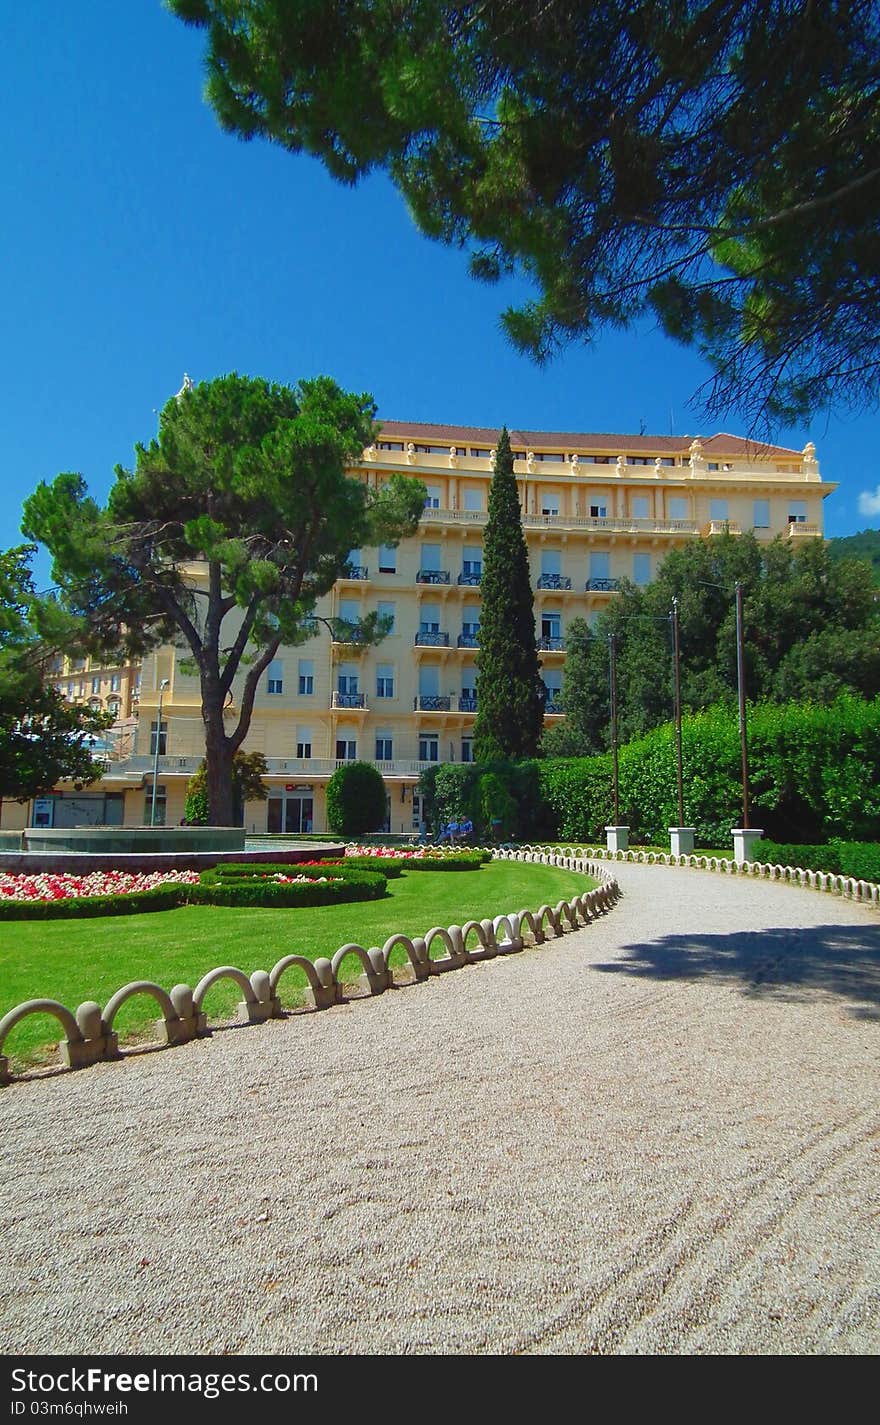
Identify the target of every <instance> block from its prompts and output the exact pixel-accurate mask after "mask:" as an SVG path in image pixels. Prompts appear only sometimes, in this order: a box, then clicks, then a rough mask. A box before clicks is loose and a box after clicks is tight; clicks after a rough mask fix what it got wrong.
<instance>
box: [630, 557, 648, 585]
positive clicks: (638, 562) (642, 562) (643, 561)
mask: <svg viewBox="0 0 880 1425" xmlns="http://www.w3.org/2000/svg"><path fill="white" fill-rule="evenodd" d="M650 582H651V556H650V554H634V555H633V583H634V584H650Z"/></svg>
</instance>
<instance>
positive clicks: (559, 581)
mask: <svg viewBox="0 0 880 1425" xmlns="http://www.w3.org/2000/svg"><path fill="white" fill-rule="evenodd" d="M538 588H539V589H570V588H571V580H570V579H569V577H568V575H567V574H542V575H541V577H540V579H539V580H538Z"/></svg>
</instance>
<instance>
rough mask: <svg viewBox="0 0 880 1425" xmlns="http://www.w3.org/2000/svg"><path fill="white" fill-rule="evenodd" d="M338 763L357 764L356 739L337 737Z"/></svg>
mask: <svg viewBox="0 0 880 1425" xmlns="http://www.w3.org/2000/svg"><path fill="white" fill-rule="evenodd" d="M336 761H337V762H356V761H357V743H356V741H355V740H354V738H346V737H337V739H336Z"/></svg>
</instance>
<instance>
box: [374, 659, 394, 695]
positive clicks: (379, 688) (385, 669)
mask: <svg viewBox="0 0 880 1425" xmlns="http://www.w3.org/2000/svg"><path fill="white" fill-rule="evenodd" d="M376 697H377V698H393V697H394V668H393V666H392V664H390V663H380V664H379V666H378V668H377V669H376Z"/></svg>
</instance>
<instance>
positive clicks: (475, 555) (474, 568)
mask: <svg viewBox="0 0 880 1425" xmlns="http://www.w3.org/2000/svg"><path fill="white" fill-rule="evenodd" d="M482 573H483V551H482V549H465V551H464V553H463V555H462V560H461V574H462V578H463V579H479V578H480V577H481V576H482Z"/></svg>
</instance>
